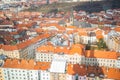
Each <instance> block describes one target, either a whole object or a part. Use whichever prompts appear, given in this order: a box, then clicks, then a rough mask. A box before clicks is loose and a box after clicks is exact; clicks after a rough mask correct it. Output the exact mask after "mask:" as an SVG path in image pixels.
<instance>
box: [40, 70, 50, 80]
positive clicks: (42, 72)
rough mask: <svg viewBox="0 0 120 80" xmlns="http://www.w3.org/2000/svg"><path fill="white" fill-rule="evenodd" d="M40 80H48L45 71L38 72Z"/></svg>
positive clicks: (48, 73)
mask: <svg viewBox="0 0 120 80" xmlns="http://www.w3.org/2000/svg"><path fill="white" fill-rule="evenodd" d="M40 80H50V72H49V71H46V70H41V71H40Z"/></svg>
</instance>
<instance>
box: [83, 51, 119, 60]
mask: <svg viewBox="0 0 120 80" xmlns="http://www.w3.org/2000/svg"><path fill="white" fill-rule="evenodd" d="M85 56H86V57H88V58H104V59H117V53H116V52H111V51H101V50H87V51H86V54H85Z"/></svg>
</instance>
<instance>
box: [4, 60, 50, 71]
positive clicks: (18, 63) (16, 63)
mask: <svg viewBox="0 0 120 80" xmlns="http://www.w3.org/2000/svg"><path fill="white" fill-rule="evenodd" d="M3 68H17V69H30V70H39V69H40V70H47V69H48V68H50V63H49V62H35V61H34V60H24V59H22V60H18V59H7V60H6V61H5V63H4V65H3Z"/></svg>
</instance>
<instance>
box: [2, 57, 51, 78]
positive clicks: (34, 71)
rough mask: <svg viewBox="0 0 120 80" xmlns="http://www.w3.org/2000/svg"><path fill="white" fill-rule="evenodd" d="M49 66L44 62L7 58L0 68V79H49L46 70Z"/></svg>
mask: <svg viewBox="0 0 120 80" xmlns="http://www.w3.org/2000/svg"><path fill="white" fill-rule="evenodd" d="M49 67H50V63H46V62H34V61H33V60H29V61H27V60H17V59H13V60H11V59H7V60H6V61H5V64H4V65H3V67H2V68H0V73H1V74H0V80H39V79H40V80H50V78H49V77H50V76H49V74H48V73H49V72H47V71H46V70H47V69H48V68H49ZM47 76H49V77H47Z"/></svg>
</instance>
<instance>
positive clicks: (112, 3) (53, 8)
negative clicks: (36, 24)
mask: <svg viewBox="0 0 120 80" xmlns="http://www.w3.org/2000/svg"><path fill="white" fill-rule="evenodd" d="M71 7H73V9H74V10H76V11H79V10H85V11H88V12H99V11H101V10H107V9H114V8H120V0H104V1H96V2H95V1H94V2H77V3H53V4H48V5H39V6H38V7H31V8H30V9H27V10H24V11H40V12H45V13H48V12H57V11H70V9H71Z"/></svg>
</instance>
